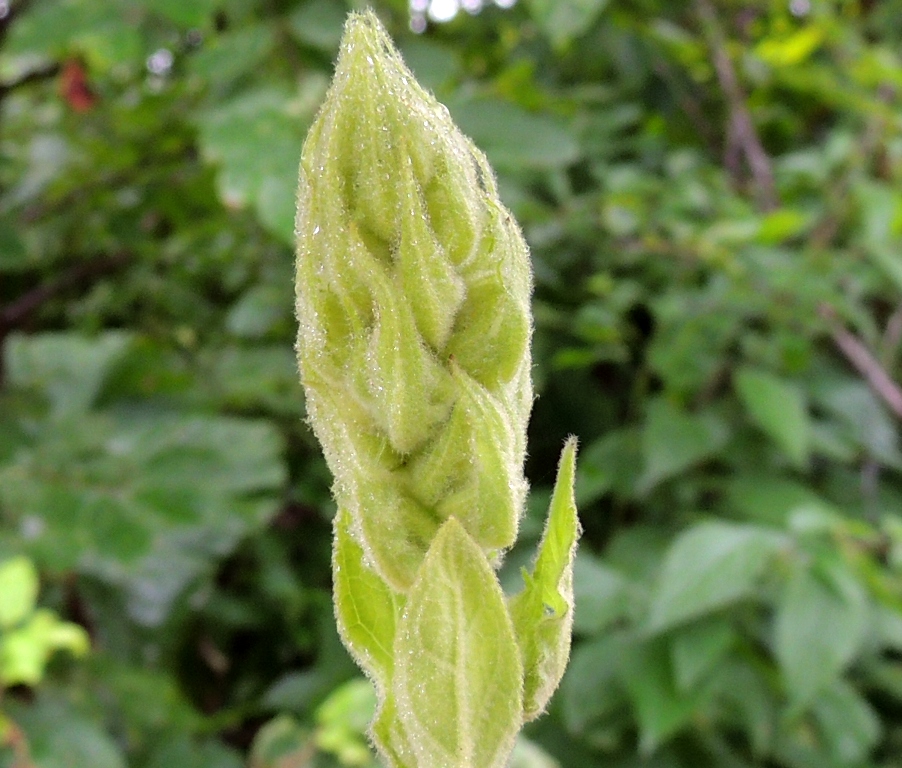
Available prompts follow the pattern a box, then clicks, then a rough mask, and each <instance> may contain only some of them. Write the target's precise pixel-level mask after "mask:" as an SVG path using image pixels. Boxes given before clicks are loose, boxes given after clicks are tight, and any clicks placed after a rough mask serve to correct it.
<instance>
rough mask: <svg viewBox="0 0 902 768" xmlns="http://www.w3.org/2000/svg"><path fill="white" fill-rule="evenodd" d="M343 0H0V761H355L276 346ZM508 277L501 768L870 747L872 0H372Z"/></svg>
mask: <svg viewBox="0 0 902 768" xmlns="http://www.w3.org/2000/svg"><path fill="white" fill-rule="evenodd" d="M359 7H362V4H361V3H358V2H347V3H345V2H342V1H341V0H18V2H14V1H13V0H0V361H2V367H0V376H2V378H0V766H3V767H4V768H10V767H11V766H15V768H120V767H122V766H136V767H137V768H170V767H172V766H179V768H195V767H196V768H234V767H236V766H241V765H250V766H253V767H254V768H303V767H304V766H317V767H319V768H335V767H336V766H372V765H374V764H373V763H372V762H371V758H370V756H369V754H368V752H367V750H366V748H365V740H364V738H363V736H362V732H363V730H364V728H365V723H366V721H367V718H368V712H369V710H370V708H371V707H372V698H371V695H370V694H369V692H368V688H367V686H366V684H365V683H361V681H360V678H359V673H358V672H357V670H356V668H355V667H354V666H353V664H352V663H351V662H350V661H349V659H348V657H347V655H346V653H345V652H344V650H343V649H342V647H341V645H340V643H339V641H338V638H337V636H336V633H335V629H334V623H333V617H332V609H331V603H330V592H329V590H330V574H329V557H330V520H331V517H332V514H333V511H334V509H333V505H332V502H331V501H330V498H329V484H330V478H329V475H328V473H327V471H326V469H325V466H324V463H323V461H322V459H321V457H320V455H319V451H318V448H317V446H316V444H315V442H314V440H313V438H312V435H311V433H310V431H309V430H308V429H307V428H306V426H305V424H304V404H303V398H302V395H301V392H300V388H299V386H298V383H297V376H296V372H295V363H294V357H293V350H292V346H293V336H294V322H293V317H292V312H293V286H292V282H293V266H292V260H293V254H292V219H293V208H294V195H295V183H296V174H297V165H298V158H299V155H300V149H301V145H302V142H303V138H304V134H305V130H306V128H307V127H308V126H309V124H310V122H311V120H312V117H313V115H314V112H315V110H316V108H317V106H318V104H319V103H320V101H321V99H322V97H323V94H324V91H325V88H326V86H327V83H328V79H329V76H330V71H331V66H332V62H333V61H334V58H335V54H336V51H337V46H338V42H339V37H340V32H341V26H342V23H343V19H344V17H345V14H346V13H347V11H348V10H349V9H350V8H359ZM375 7H376V10H377V11H378V13H379V15H380V16H381V18H382V19H383V20H384V22H385V23H386V25H387V26H388V28H389V29H390V31H391V32H392V34H393V35H394V36H395V38H396V40H397V42H398V45H399V46H400V48H401V49H402V51H403V53H404V55H405V57H406V60H407V61H408V63H409V64H410V66H411V67H412V68H413V70H414V71H415V72H416V74H417V76H418V78H420V80H421V81H422V82H423V83H424V84H425V85H427V86H428V87H429V88H430V89H432V90H433V91H434V92H435V93H436V95H437V96H438V97H439V98H440V99H441V100H442V101H443V102H445V103H446V104H447V105H448V107H449V108H450V110H451V113H452V115H453V116H454V117H455V119H456V120H457V121H458V123H459V124H460V125H461V126H462V128H463V129H464V131H465V132H467V133H468V134H469V135H470V136H471V137H472V138H473V139H474V140H475V141H476V142H477V143H478V144H479V145H480V146H481V147H482V148H483V149H484V150H485V151H486V152H487V154H488V156H489V158H490V160H491V162H492V163H493V165H494V167H495V168H496V170H497V173H498V177H499V183H500V188H501V190H502V195H503V198H504V200H505V201H506V203H507V205H508V206H509V207H510V208H511V209H512V210H513V212H514V213H515V215H516V217H517V218H518V220H519V221H520V223H521V225H522V227H523V229H524V232H525V235H526V238H527V240H528V241H529V243H530V246H531V248H532V257H533V261H534V266H535V275H536V291H535V300H534V308H535V322H536V333H535V380H536V386H537V392H538V399H537V402H536V405H535V410H534V417H533V421H532V424H531V427H530V434H529V439H530V448H529V462H528V467H527V469H528V474H529V477H530V480H531V484H532V488H533V492H532V496H531V501H530V503H529V509H528V511H527V514H526V516H525V519H524V520H523V525H522V545H518V547H517V548H516V549H515V550H514V551H513V552H511V553H510V555H509V556H508V559H507V561H506V565H505V567H504V570H503V572H502V577H503V580H504V583H505V584H506V585H513V584H515V582H516V578H517V572H518V569H519V567H520V566H521V565H523V564H524V563H525V562H526V561H527V558H528V557H529V553H530V552H531V551H532V548H533V547H534V544H535V542H536V540H537V538H538V536H539V534H540V533H541V525H542V519H543V515H544V511H545V506H546V504H547V500H548V495H549V485H550V483H551V481H552V479H553V474H554V469H555V463H556V460H557V455H558V452H559V449H560V446H561V444H562V441H563V439H564V438H565V436H566V435H567V434H569V433H575V434H577V435H579V436H580V438H581V444H582V452H581V458H580V470H579V481H578V488H577V491H578V501H579V507H580V514H581V518H582V522H583V525H584V528H585V535H584V538H583V542H582V546H581V549H580V552H579V557H578V561H577V565H576V592H577V613H576V638H575V644H574V650H573V657H572V662H571V667H570V670H569V672H568V674H567V676H566V677H565V679H564V681H563V684H562V686H561V689H560V690H559V692H558V693H557V695H556V697H555V699H554V700H553V703H552V705H551V707H550V711H549V713H548V714H547V715H546V716H545V717H544V718H542V719H541V720H539V721H537V722H536V723H535V724H534V725H531V726H530V727H529V728H528V729H527V732H526V736H527V738H528V742H527V741H525V742H524V743H523V744H522V745H521V747H520V750H519V752H518V757H517V760H518V761H519V762H518V763H517V765H518V766H523V767H526V766H529V767H531V768H550V767H552V766H555V765H557V766H560V767H561V768H705V766H712V767H714V768H753V767H755V768H893V767H897V766H902V451H900V445H899V424H900V419H902V388H900V383H899V382H900V381H902V357H900V351H902V187H900V180H902V130H900V129H902V102H900V90H902V56H900V54H902V2H899V1H898V0H773V1H772V2H767V1H766V0H757V1H756V0H745V1H743V0H519V1H518V2H515V1H514V0H507V1H506V2H483V3H480V2H477V0H460V2H455V0H411V2H410V4H408V0H391V1H389V0H385V1H384V2H376V3H375Z"/></svg>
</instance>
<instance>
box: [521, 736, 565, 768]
mask: <svg viewBox="0 0 902 768" xmlns="http://www.w3.org/2000/svg"><path fill="white" fill-rule="evenodd" d="M509 768H561V764H560V763H559V762H558V761H557V760H555V759H554V758H553V757H551V755H549V754H548V753H547V752H546V751H545V750H544V749H542V748H541V747H539V746H538V745H537V744H534V743H533V742H531V741H529V739H526V738H524V737H523V736H520V738H518V739H517V743H516V744H515V745H514V752H513V754H512V755H511V761H510V766H509Z"/></svg>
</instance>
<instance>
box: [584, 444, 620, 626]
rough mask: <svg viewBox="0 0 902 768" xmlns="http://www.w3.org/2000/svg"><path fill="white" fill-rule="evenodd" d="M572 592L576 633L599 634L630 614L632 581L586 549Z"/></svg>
mask: <svg viewBox="0 0 902 768" xmlns="http://www.w3.org/2000/svg"><path fill="white" fill-rule="evenodd" d="M580 471H582V461H580ZM573 594H574V599H575V603H576V607H575V610H574V615H573V629H574V630H575V631H576V632H577V633H586V634H597V633H598V632H601V631H602V630H604V629H606V628H607V627H608V626H610V625H611V624H612V623H613V622H615V621H617V619H620V618H623V617H625V616H627V615H629V609H630V599H631V594H630V583H629V581H628V580H627V579H626V578H625V577H624V576H623V575H621V574H620V573H619V572H618V571H616V570H614V569H613V568H611V567H609V566H608V565H606V564H605V563H603V562H602V561H601V560H600V559H599V558H597V557H595V556H594V555H592V554H590V553H588V552H586V551H583V550H581V551H580V552H579V553H578V554H577V556H576V560H575V562H574V563H573Z"/></svg>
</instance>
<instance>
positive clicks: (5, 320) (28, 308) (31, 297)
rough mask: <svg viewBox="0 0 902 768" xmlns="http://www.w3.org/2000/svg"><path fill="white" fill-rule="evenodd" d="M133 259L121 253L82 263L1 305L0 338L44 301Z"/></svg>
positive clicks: (23, 320)
mask: <svg viewBox="0 0 902 768" xmlns="http://www.w3.org/2000/svg"><path fill="white" fill-rule="evenodd" d="M129 259H130V255H129V254H127V253H117V254H114V255H112V256H105V257H102V258H98V259H94V260H92V261H88V262H85V263H84V264H79V265H78V266H76V267H73V268H72V269H70V270H68V271H67V272H64V273H63V274H62V275H60V276H59V277H58V278H56V279H55V280H50V281H48V282H46V283H44V284H43V285H38V286H36V287H35V288H32V289H31V290H30V291H28V292H27V293H25V294H23V295H22V296H20V297H19V298H18V299H16V300H15V301H13V302H11V303H10V304H7V305H6V306H5V307H0V339H2V338H3V336H5V335H6V334H7V333H9V331H11V330H12V329H13V328H15V327H17V326H19V325H21V324H22V323H23V322H25V320H27V319H28V317H29V316H31V315H32V314H33V313H34V312H36V311H37V310H38V309H39V308H40V307H41V306H42V305H43V304H45V303H46V302H47V301H49V300H50V299H52V298H53V297H54V296H57V295H58V294H60V293H62V292H63V291H65V290H67V289H68V288H72V287H74V286H77V285H81V284H83V283H85V282H86V281H90V280H93V279H94V278H97V277H101V276H103V275H105V274H107V273H109V272H112V271H114V270H115V269H118V268H119V267H121V266H122V265H123V264H125V263H126V262H127V261H128V260H129Z"/></svg>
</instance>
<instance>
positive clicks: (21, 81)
mask: <svg viewBox="0 0 902 768" xmlns="http://www.w3.org/2000/svg"><path fill="white" fill-rule="evenodd" d="M59 71H60V65H59V64H58V63H57V62H55V61H54V62H50V63H49V64H45V65H44V66H41V67H37V68H36V69H32V70H29V71H28V72H25V73H23V74H21V75H19V77H17V78H15V79H13V80H8V81H6V82H5V83H0V101H2V100H3V99H5V98H6V97H7V96H9V94H10V93H12V92H13V91H15V90H16V89H17V88H22V87H23V86H25V85H29V84H31V83H37V82H40V81H41V80H49V79H50V78H51V77H56V75H58V74H59Z"/></svg>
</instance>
